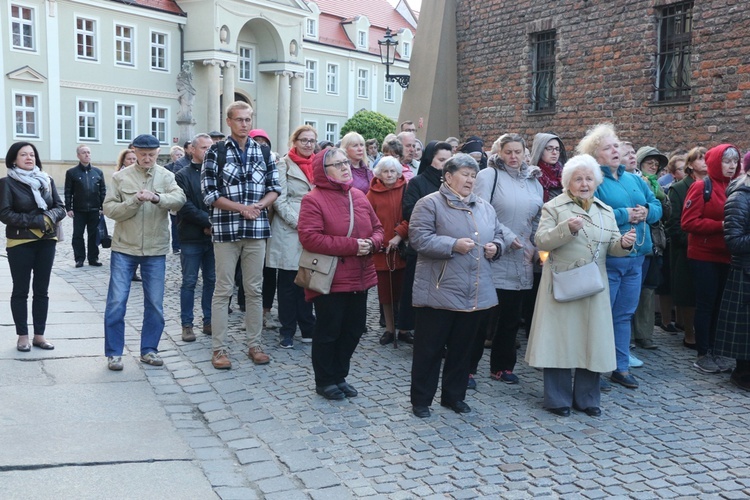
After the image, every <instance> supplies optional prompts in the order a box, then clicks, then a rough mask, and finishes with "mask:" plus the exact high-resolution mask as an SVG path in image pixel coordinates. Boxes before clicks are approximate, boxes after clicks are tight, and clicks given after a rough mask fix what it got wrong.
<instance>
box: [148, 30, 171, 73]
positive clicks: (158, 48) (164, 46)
mask: <svg viewBox="0 0 750 500" xmlns="http://www.w3.org/2000/svg"><path fill="white" fill-rule="evenodd" d="M168 44H169V35H167V34H166V33H160V32H158V31H152V32H151V69H156V70H159V71H167V69H168V68H169V60H168V53H169V47H168Z"/></svg>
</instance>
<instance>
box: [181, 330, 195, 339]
mask: <svg viewBox="0 0 750 500" xmlns="http://www.w3.org/2000/svg"><path fill="white" fill-rule="evenodd" d="M182 340H183V342H195V333H193V327H192V326H183V327H182Z"/></svg>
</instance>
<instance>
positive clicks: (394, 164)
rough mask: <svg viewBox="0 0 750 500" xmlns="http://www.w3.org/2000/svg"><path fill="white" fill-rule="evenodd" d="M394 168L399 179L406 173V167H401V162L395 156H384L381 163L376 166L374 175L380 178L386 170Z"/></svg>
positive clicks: (373, 171)
mask: <svg viewBox="0 0 750 500" xmlns="http://www.w3.org/2000/svg"><path fill="white" fill-rule="evenodd" d="M386 167H389V168H393V169H394V170H395V171H396V173H397V174H398V176H399V177H401V175H402V174H403V173H404V166H403V165H401V162H400V161H398V158H396V157H395V156H383V157H382V158H381V159H380V160H379V161H378V164H377V165H375V168H374V169H373V170H372V173H373V174H375V177H378V178H380V173H381V172H382V171H383V170H384V169H385V168H386Z"/></svg>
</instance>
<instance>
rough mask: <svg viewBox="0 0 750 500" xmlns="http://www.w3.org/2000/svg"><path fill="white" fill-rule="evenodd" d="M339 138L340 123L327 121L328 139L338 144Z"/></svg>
mask: <svg viewBox="0 0 750 500" xmlns="http://www.w3.org/2000/svg"><path fill="white" fill-rule="evenodd" d="M338 140H339V124H338V123H336V122H326V141H331V142H332V143H334V144H336V141H338Z"/></svg>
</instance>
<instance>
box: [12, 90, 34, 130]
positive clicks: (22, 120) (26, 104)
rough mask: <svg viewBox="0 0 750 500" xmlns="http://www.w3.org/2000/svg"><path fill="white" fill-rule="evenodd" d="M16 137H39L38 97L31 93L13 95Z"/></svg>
mask: <svg viewBox="0 0 750 500" xmlns="http://www.w3.org/2000/svg"><path fill="white" fill-rule="evenodd" d="M13 115H14V116H15V125H16V128H15V135H16V137H39V128H38V123H39V98H38V97H37V96H35V95H32V94H15V95H14V96H13Z"/></svg>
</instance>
